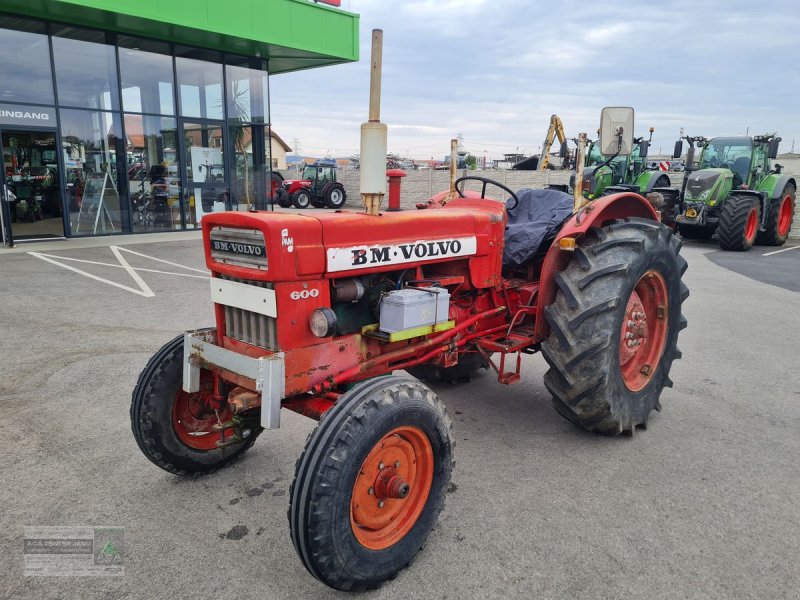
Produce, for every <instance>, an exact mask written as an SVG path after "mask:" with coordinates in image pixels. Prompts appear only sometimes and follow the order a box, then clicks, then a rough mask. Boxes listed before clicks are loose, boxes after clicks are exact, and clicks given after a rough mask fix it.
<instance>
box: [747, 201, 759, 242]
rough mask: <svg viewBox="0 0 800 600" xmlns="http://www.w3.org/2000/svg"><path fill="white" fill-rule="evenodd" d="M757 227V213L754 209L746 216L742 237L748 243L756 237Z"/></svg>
mask: <svg viewBox="0 0 800 600" xmlns="http://www.w3.org/2000/svg"><path fill="white" fill-rule="evenodd" d="M757 226H758V212H757V211H756V209H755V208H754V209H753V210H751V211H750V214H749V215H747V225H746V226H745V230H744V237H745V239H746V240H747V241H748V242H749V241H750V240H752V239H753V238H754V237H756V227H757Z"/></svg>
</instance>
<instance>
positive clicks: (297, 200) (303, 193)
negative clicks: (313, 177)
mask: <svg viewBox="0 0 800 600" xmlns="http://www.w3.org/2000/svg"><path fill="white" fill-rule="evenodd" d="M292 204H294V207H295V208H308V205H309V204H311V192H309V191H308V190H307V189H305V188H303V189H302V190H297V191H296V192H295V193H294V195H293V196H292Z"/></svg>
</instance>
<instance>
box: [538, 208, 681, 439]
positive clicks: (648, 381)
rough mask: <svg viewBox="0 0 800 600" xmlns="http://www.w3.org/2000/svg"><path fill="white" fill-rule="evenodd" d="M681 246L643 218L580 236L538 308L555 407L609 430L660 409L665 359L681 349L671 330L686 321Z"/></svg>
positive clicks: (627, 427)
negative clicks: (547, 300)
mask: <svg viewBox="0 0 800 600" xmlns="http://www.w3.org/2000/svg"><path fill="white" fill-rule="evenodd" d="M680 248H681V242H680V240H678V238H677V237H675V236H673V235H672V233H671V231H670V230H669V228H667V227H666V226H664V225H661V224H660V223H656V222H654V221H650V220H646V219H628V220H626V221H624V222H619V223H615V224H612V225H608V226H606V227H603V228H602V229H592V230H590V231H589V232H588V233H587V234H586V236H584V237H583V238H582V239H581V240H580V241H579V242H578V247H577V248H576V249H575V255H574V257H573V259H572V261H571V262H570V263H569V265H568V266H567V268H566V269H564V270H563V271H561V272H559V273H556V276H555V282H556V284H557V286H558V292H557V294H556V299H555V301H554V302H553V303H552V304H551V305H550V306H548V307H547V308H545V317H546V319H547V322H548V323H549V325H550V336H549V337H548V338H547V339H546V340H545V341H544V342H543V343H542V353H543V355H544V358H545V360H546V361H547V363H548V365H549V366H550V369H549V370H548V371H547V373H546V374H545V377H544V383H545V386H546V387H547V389H548V390H550V393H551V394H552V396H553V405H554V407H555V409H556V410H557V411H558V413H559V414H561V415H562V416H564V417H565V418H567V419H568V420H570V421H572V422H573V423H575V424H577V425H580V426H581V427H583V428H584V429H588V430H589V431H595V432H597V433H602V434H606V435H617V434H620V433H622V432H630V433H633V430H634V429H635V428H636V427H637V426H642V427H645V426H646V425H647V418H648V416H649V414H650V412H651V411H652V410H653V409H657V410H660V408H661V405H660V404H659V396H660V395H661V391H662V390H663V389H664V387H665V386H666V387H671V386H672V382H671V381H670V379H669V371H670V368H671V366H672V361H674V360H675V359H677V358H680V356H681V353H680V351H679V350H678V348H677V341H678V332H679V331H680V330H681V329H683V328H684V327H686V319H685V318H684V317H683V315H682V314H681V304H682V303H683V301H684V300H685V299H686V297H687V296H688V295H689V289H688V288H687V287H686V286H685V285H684V284H683V282H682V281H681V277H682V275H683V273H684V271H685V270H686V266H687V265H686V261H685V260H684V259H683V258H682V257H681V256H680Z"/></svg>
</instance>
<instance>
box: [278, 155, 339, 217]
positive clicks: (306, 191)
mask: <svg viewBox="0 0 800 600" xmlns="http://www.w3.org/2000/svg"><path fill="white" fill-rule="evenodd" d="M275 200H276V202H277V203H278V205H279V206H281V207H283V208H288V207H290V206H292V205H294V207H295V208H308V207H309V206H314V207H316V208H322V207H328V208H334V209H339V208H342V207H343V206H344V203H345V201H346V200H347V194H346V193H345V191H344V186H343V185H342V184H341V183H339V182H338V181H336V163H335V162H333V161H317V162H315V163H312V164H310V165H306V166H305V168H304V169H303V178H302V179H286V180H284V181H283V187H282V188H281V189H279V190H278V191H277V194H276V195H275Z"/></svg>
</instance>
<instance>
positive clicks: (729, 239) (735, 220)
mask: <svg viewBox="0 0 800 600" xmlns="http://www.w3.org/2000/svg"><path fill="white" fill-rule="evenodd" d="M760 217H761V210H760V207H759V202H758V199H757V198H754V197H753V196H737V195H733V196H731V197H730V198H728V199H727V200H725V202H724V203H723V205H722V208H721V209H720V212H719V227H718V228H717V238H718V239H719V247H720V248H722V249H723V250H736V251H740V252H741V251H745V250H750V248H752V247H753V242H755V241H756V234H757V233H758V223H759V220H760Z"/></svg>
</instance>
